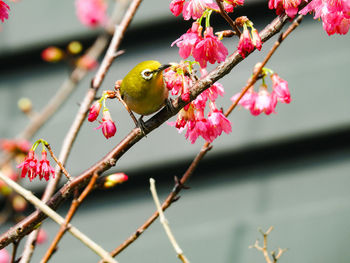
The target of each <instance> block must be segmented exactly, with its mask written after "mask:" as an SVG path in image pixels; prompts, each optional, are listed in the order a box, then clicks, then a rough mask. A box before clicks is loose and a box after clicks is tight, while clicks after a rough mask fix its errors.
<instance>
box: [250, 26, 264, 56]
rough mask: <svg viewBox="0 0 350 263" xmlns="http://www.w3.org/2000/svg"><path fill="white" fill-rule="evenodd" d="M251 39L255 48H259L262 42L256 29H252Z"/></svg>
mask: <svg viewBox="0 0 350 263" xmlns="http://www.w3.org/2000/svg"><path fill="white" fill-rule="evenodd" d="M252 41H253V44H254V46H255V47H256V49H257V50H259V51H260V50H261V47H262V42H261V38H260V35H259V32H258V30H256V29H255V28H253V29H252Z"/></svg>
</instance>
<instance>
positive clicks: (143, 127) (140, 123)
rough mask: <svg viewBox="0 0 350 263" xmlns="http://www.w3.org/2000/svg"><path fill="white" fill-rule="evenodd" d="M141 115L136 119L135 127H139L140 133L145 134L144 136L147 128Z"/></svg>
mask: <svg viewBox="0 0 350 263" xmlns="http://www.w3.org/2000/svg"><path fill="white" fill-rule="evenodd" d="M142 118H143V115H141V117H140V118H139V119H138V120H137V124H136V127H137V128H140V130H141V133H142V134H143V135H144V136H145V137H147V136H146V133H147V128H146V124H145V122H144V121H143V119H142Z"/></svg>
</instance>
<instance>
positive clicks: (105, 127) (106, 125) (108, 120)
mask: <svg viewBox="0 0 350 263" xmlns="http://www.w3.org/2000/svg"><path fill="white" fill-rule="evenodd" d="M102 114H103V117H102V122H101V125H100V126H98V127H97V128H96V129H101V128H102V133H103V135H104V136H105V137H106V139H109V138H111V137H113V136H114V134H115V133H116V131H117V128H116V127H115V124H114V121H113V120H112V117H111V114H110V113H109V110H108V109H107V108H105V109H104V110H103V113H102Z"/></svg>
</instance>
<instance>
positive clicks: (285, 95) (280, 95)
mask: <svg viewBox="0 0 350 263" xmlns="http://www.w3.org/2000/svg"><path fill="white" fill-rule="evenodd" d="M271 80H272V85H273V87H272V88H273V92H274V93H275V94H276V97H277V100H278V101H280V102H282V103H290V101H291V98H290V92H289V88H288V82H287V81H285V80H284V79H282V78H280V77H279V76H278V75H277V74H272V75H271Z"/></svg>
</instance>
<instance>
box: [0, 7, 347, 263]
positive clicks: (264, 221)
mask: <svg viewBox="0 0 350 263" xmlns="http://www.w3.org/2000/svg"><path fill="white" fill-rule="evenodd" d="M154 2H155V1H154ZM155 3H157V4H153V5H152V4H148V3H147V1H146V2H144V3H143V4H142V7H141V8H142V9H141V10H139V12H138V15H139V18H136V20H135V24H134V30H136V29H138V28H140V27H141V26H143V25H144V24H145V23H146V22H148V21H150V18H151V17H152V18H154V17H155V16H154V14H161V15H160V16H159V17H158V18H157V19H158V20H157V21H153V22H154V23H159V22H162V23H163V22H164V23H165V22H169V21H168V17H171V16H170V13H169V12H168V11H166V9H167V7H168V2H167V1H161V2H155ZM45 5H46V6H45ZM68 5H71V8H70V9H67V6H68ZM29 6H31V8H33V9H32V10H33V11H34V10H35V12H37V13H35V14H38V16H36V15H32V16H31V17H33V18H32V19H29V17H28V14H32V13H30V12H27V11H25V10H28V9H26V8H29ZM150 6H152V8H153V9H150V8H149V7H150ZM259 7H260V6H259ZM11 8H12V11H13V13H11V15H12V17H11V18H10V20H9V21H7V22H6V24H5V25H4V29H3V32H1V33H0V55H1V54H3V55H5V54H6V55H9V54H10V55H11V54H12V55H13V56H14V57H16V54H19V53H18V52H29V53H30V50H31V49H32V48H36V47H37V46H38V45H40V46H41V45H45V43H47V44H49V43H55V41H56V40H61V41H62V40H65V39H67V40H68V39H79V38H80V37H86V36H87V35H90V34H92V33H91V32H90V31H87V30H83V29H82V26H80V25H79V24H78V22H77V21H76V18H75V16H74V9H73V4H72V2H71V1H61V2H54V1H49V2H47V3H46V2H43V1H32V2H31V3H29V2H26V1H23V2H20V3H17V4H11ZM158 9H159V11H158ZM49 10H55V12H53V11H51V13H50V17H51V19H49V20H47V22H45V23H42V20H40V16H39V13H42V15H44V14H45V15H47V14H48V13H47V12H49ZM59 10H61V11H59ZM67 10H68V11H67ZM63 11H64V14H65V15H64V19H62V13H63ZM166 12H167V13H166ZM24 18H26V19H24ZM171 19H173V18H171ZM171 19H170V20H171ZM39 21H40V23H38V22H39ZM172 21H174V20H172ZM150 22H151V21H150ZM170 22H171V21H170ZM254 22H255V24H256V25H257V26H258V27H259V28H260V27H262V25H264V24H266V23H267V20H266V19H260V20H258V19H257V20H254ZM35 23H37V24H35ZM171 25H174V24H171ZM153 26H156V24H153ZM131 30H132V29H131ZM143 30H146V32H147V30H152V27H149V28H147V27H143ZM24 32H25V33H24ZM28 32H31V33H30V34H29V33H28ZM132 32H136V31H132ZM182 33H183V32H182V31H181V32H180V31H178V32H177V30H176V26H175V27H173V28H171V30H169V31H167V32H166V33H164V34H161V35H160V36H159V38H157V39H151V41H150V40H147V39H145V40H144V41H143V42H141V41H140V43H138V44H137V43H136V44H135V43H133V44H130V45H128V46H125V47H124V48H126V50H127V52H126V54H125V55H123V56H121V57H120V58H118V59H117V60H116V61H115V63H114V64H113V66H112V68H111V70H110V71H109V73H108V74H107V76H106V79H105V81H104V83H103V87H102V89H111V88H112V87H113V83H114V81H115V80H116V79H120V78H122V77H123V76H124V75H125V74H126V72H127V71H128V70H129V69H130V68H131V67H133V65H135V64H136V63H138V62H139V61H142V60H146V59H157V60H159V61H161V62H168V61H178V60H179V56H178V54H177V52H178V50H177V48H175V47H173V48H170V43H171V42H172V41H173V40H175V39H176V38H177V37H179V36H180V35H181V34H182ZM230 41H232V40H228V41H226V44H227V45H228V46H230V47H231V48H230V51H233V50H234V48H235V47H236V45H237V41H233V42H234V43H232V42H230ZM270 46H271V43H267V44H266V45H264V47H263V50H262V51H261V52H255V53H254V54H253V55H252V56H250V57H249V58H248V59H246V60H245V61H244V62H243V63H241V64H240V65H239V67H237V69H235V70H233V71H232V73H231V74H230V75H229V76H227V77H225V78H224V79H222V80H221V81H220V82H221V83H222V84H223V85H224V87H225V90H226V97H225V98H223V99H221V100H220V102H221V103H222V105H223V106H227V105H229V103H230V100H229V98H230V97H231V96H232V95H233V94H235V93H237V92H238V91H239V90H240V89H241V87H242V86H244V84H245V82H246V79H247V78H248V77H249V76H250V74H251V73H250V72H251V68H252V67H253V66H254V64H255V62H256V61H257V60H261V59H262V58H263V56H264V55H265V54H266V53H267V51H268V50H269V47H270ZM26 50H27V51H26ZM349 51H350V48H349V36H333V37H328V36H327V34H326V33H325V32H324V31H323V30H322V26H321V23H320V22H319V21H312V20H311V19H308V20H305V21H303V23H302V25H301V27H300V28H298V29H297V30H296V31H295V32H294V33H293V34H292V35H291V36H290V37H289V38H288V39H287V40H286V41H285V42H283V44H282V46H281V47H280V48H279V50H278V51H277V53H276V55H275V56H274V57H273V58H272V60H271V62H270V63H269V65H268V67H269V68H272V69H274V70H275V71H276V72H278V73H279V74H280V76H281V77H283V78H284V79H286V80H288V82H289V87H290V89H291V93H292V102H291V104H290V105H284V104H283V105H282V104H280V105H278V107H277V112H278V113H277V114H275V115H271V116H259V117H253V116H251V115H250V114H249V113H248V112H247V111H246V110H244V109H240V110H236V111H235V112H234V113H233V114H232V116H231V117H230V120H231V121H232V122H233V132H232V133H231V134H230V135H226V134H224V135H223V136H221V137H220V138H218V139H217V141H215V143H214V149H213V150H212V151H211V152H210V153H209V156H212V158H214V159H212V160H211V159H210V158H208V159H205V161H204V163H208V162H209V161H210V160H211V162H209V164H210V165H211V168H212V170H210V171H209V172H207V173H205V171H202V172H201V173H198V174H196V175H195V176H196V177H197V179H195V180H193V181H191V182H190V186H191V187H192V189H191V190H189V191H186V192H185V193H184V194H183V197H182V198H181V200H180V201H179V202H177V203H176V204H174V206H173V207H172V208H171V209H170V210H169V211H168V212H167V216H168V219H169V221H170V223H171V227H172V229H173V231H174V233H175V236H176V237H177V239H178V241H179V243H180V245H181V246H182V248H183V249H184V251H185V254H186V255H187V256H188V258H189V259H190V260H191V261H192V262H263V258H262V255H260V254H258V252H256V251H254V250H249V249H248V246H249V245H251V244H253V243H254V241H255V239H256V238H257V237H260V236H259V233H258V232H257V228H258V227H259V226H261V227H263V228H264V229H266V228H267V227H268V226H270V225H274V226H275V230H274V231H273V232H272V234H271V237H270V240H271V248H276V247H277V246H281V247H287V248H289V249H290V250H289V251H288V252H287V253H286V254H285V256H283V258H282V259H281V262H296V261H298V262H315V261H317V262H329V261H335V262H348V258H349V256H350V255H349V252H348V249H347V247H348V246H349V244H350V235H349V234H350V233H349V231H348V230H347V229H349V227H348V226H349V217H350V213H349V211H350V210H349V202H348V200H349V191H348V186H349V183H350V182H349V171H350V170H349V168H350V167H349V148H348V146H347V145H348V143H347V142H344V147H340V148H335V149H333V148H332V145H330V146H329V147H330V148H332V149H333V150H329V151H328V150H327V148H325V149H323V150H322V151H321V152H319V151H317V150H315V151H312V150H310V149H305V150H307V152H308V154H306V155H301V156H300V157H299V154H300V153H301V152H302V150H301V151H299V152H298V151H296V153H295V154H294V155H293V153H291V156H292V157H290V158H286V159H281V158H280V156H276V155H273V154H271V152H270V151H269V149H271V148H270V147H271V145H274V146H275V147H277V148H278V147H279V145H284V144H285V143H288V142H293V141H296V142H299V144H298V145H299V146H300V147H301V148H302V147H303V145H302V144H301V145H300V140H302V139H303V138H306V139H307V138H310V140H311V139H312V138H313V137H316V136H318V135H319V134H322V133H329V134H330V135H328V137H327V136H325V137H324V138H325V140H327V141H328V140H329V141H333V140H336V138H334V137H336V135H334V134H336V131H338V130H345V133H346V131H347V130H348V128H349V125H350V122H349V114H348V112H349V110H348V105H349V99H350V89H349V84H348V83H349V81H348V76H347V73H348V68H349V59H350V52H349ZM11 52H12V53H11ZM0 61H1V60H0ZM66 76H67V69H66V68H65V67H64V66H63V65H56V66H52V65H50V64H36V65H35V66H32V67H23V68H20V69H18V70H17V69H15V68H11V69H9V70H6V71H3V72H0V100H1V103H0V112H1V114H0V123H2V125H1V126H0V134H1V137H12V136H14V135H15V134H17V133H18V132H19V131H20V130H21V129H22V128H23V127H24V126H25V124H26V121H27V120H26V118H25V117H24V116H23V115H21V114H20V113H19V112H18V110H17V108H16V107H17V106H16V103H17V99H18V98H19V97H21V96H27V97H30V98H31V99H32V100H33V102H34V104H35V107H37V108H38V109H40V108H41V107H42V106H43V105H45V101H46V99H49V98H50V96H52V94H53V93H54V92H55V90H56V89H57V88H58V87H59V86H60V84H61V83H62V82H63V81H64V79H65V77H66ZM92 76H93V73H91V74H90V75H89V76H88V77H87V78H86V79H85V80H84V81H82V83H80V85H79V88H78V90H77V91H76V92H75V93H74V94H73V96H72V97H71V98H70V99H69V100H68V101H67V102H66V104H65V107H64V108H62V109H61V110H60V111H59V112H58V113H57V114H56V115H55V117H54V118H53V119H52V120H50V121H49V122H48V123H47V124H46V125H45V126H44V128H43V129H42V130H40V132H39V133H38V135H37V136H36V137H35V138H39V137H43V138H45V139H46V140H48V141H49V142H50V143H51V144H52V146H53V147H54V149H56V150H57V151H59V148H60V143H61V141H62V139H63V138H64V135H65V133H66V131H67V130H68V128H69V126H70V124H71V122H72V120H73V116H74V115H75V113H76V112H77V110H78V106H77V103H79V102H80V101H81V99H82V96H83V95H84V94H85V92H86V90H87V89H88V88H89V83H90V79H91V77H92ZM36 94H40V96H37V95H36ZM218 105H219V104H218ZM109 108H110V109H111V112H112V116H113V118H114V120H115V121H116V124H117V128H118V132H117V135H116V136H115V137H113V138H112V139H109V140H108V141H107V140H105V139H104V137H103V136H102V134H101V132H100V131H95V130H94V127H95V126H96V125H95V124H91V123H85V124H84V126H83V128H82V131H81V133H80V136H79V138H78V140H77V142H76V143H75V146H74V148H73V151H72V154H71V158H70V160H69V162H68V165H67V168H68V170H69V171H70V172H71V173H72V174H73V175H77V174H79V173H80V172H81V171H83V170H84V169H85V168H87V167H89V166H90V165H92V164H93V163H94V161H95V160H96V158H99V157H100V156H102V155H103V154H104V153H106V152H107V151H108V150H109V149H111V148H112V147H113V146H114V145H115V144H117V143H118V141H119V140H120V139H121V138H123V137H124V136H125V135H126V134H127V133H128V131H130V129H131V128H132V127H133V123H132V121H131V120H130V119H129V117H128V114H127V113H126V112H125V110H124V109H123V108H122V106H121V105H120V104H119V103H117V102H114V101H112V102H109ZM306 141H307V140H306ZM327 141H324V142H322V140H318V141H315V142H313V143H314V144H318V143H321V144H323V143H325V144H326V143H327ZM202 143H203V141H201V140H199V141H198V142H197V143H196V144H195V145H191V144H190V143H189V142H187V141H186V140H185V139H184V136H183V135H179V134H177V131H176V130H175V129H174V128H171V127H169V126H167V125H163V126H162V127H160V128H159V129H157V130H156V131H154V132H152V133H151V134H150V135H149V136H147V138H145V139H143V140H142V141H141V142H139V143H138V144H137V145H136V146H135V147H133V148H132V149H131V150H130V151H129V152H128V153H127V154H126V155H125V157H124V158H122V159H121V160H120V162H118V164H117V167H116V168H115V169H114V170H116V171H126V172H128V174H129V176H130V177H131V181H130V185H131V186H130V187H129V188H128V190H127V191H122V189H123V187H124V186H120V187H119V189H121V193H119V191H118V189H117V190H116V191H112V192H111V191H109V192H106V194H101V193H100V194H98V195H96V196H97V197H91V198H88V200H87V201H86V203H84V205H83V206H82V208H81V211H80V212H79V213H78V214H77V216H76V218H75V219H74V221H73V223H74V224H75V225H76V226H78V227H79V228H80V229H81V230H82V231H83V232H85V233H87V234H88V235H89V236H90V237H92V238H93V239H94V240H96V241H97V242H98V243H100V244H101V245H102V246H103V247H105V248H106V249H112V248H114V247H115V246H116V245H118V244H119V243H120V242H122V241H123V240H124V239H125V238H126V237H128V236H129V235H130V234H131V233H132V232H133V231H135V229H136V228H137V227H138V226H139V225H140V224H141V223H143V221H144V220H145V219H146V218H147V217H148V216H149V215H150V214H151V213H152V212H153V211H154V205H153V202H152V200H151V197H150V193H149V191H148V181H147V180H146V179H145V178H144V177H142V175H143V172H144V171H150V170H148V169H151V168H152V169H154V170H155V171H157V169H158V168H159V171H158V172H161V173H163V175H164V177H165V178H166V179H164V180H166V182H164V183H162V184H160V186H159V191H160V192H161V197H165V194H167V193H168V192H169V191H170V190H171V188H172V182H171V178H172V177H173V175H174V171H173V170H172V169H167V166H169V167H171V165H173V164H174V163H179V165H180V164H184V163H188V162H189V161H190V160H191V159H192V158H193V157H194V155H195V154H196V153H197V152H198V151H199V149H200V147H201V145H202ZM291 145H293V144H291ZM281 147H282V146H281ZM305 147H310V145H307V146H305ZM292 148H293V147H292ZM256 149H259V151H260V153H262V154H261V157H260V156H258V155H257V154H254V153H256ZM281 149H285V148H281ZM316 149H317V148H316ZM247 150H249V151H248V153H249V154H252V156H253V157H252V158H251V163H249V165H246V166H242V164H240V163H236V162H235V159H234V158H235V154H240V153H241V154H242V153H243V154H244V153H245V151H247ZM285 151H286V152H288V151H289V148H287V149H286V150H285ZM291 151H292V150H291ZM280 152H281V155H283V152H282V150H281V151H280ZM150 153H151V154H150ZM249 154H247V157H245V158H246V159H245V161H246V162H247V160H249V159H250V155H249ZM231 155H232V158H233V159H232V162H230V161H228V162H226V163H225V164H224V165H223V164H222V163H220V162H219V161H218V159H220V158H221V157H225V156H226V157H225V158H230V156H231ZM269 156H271V159H272V160H269V158H268V157H269ZM215 157H216V158H217V159H215ZM260 159H264V160H265V159H266V164H264V163H261V161H260ZM225 160H227V159H225ZM274 160H276V161H274ZM148 174H149V172H148V173H147V175H148ZM177 175H180V174H177ZM198 177H199V178H200V179H199V178H198ZM138 178H140V179H138ZM158 179H159V180H161V178H157V180H158ZM134 182H135V185H134ZM136 182H137V183H136ZM27 185H28V184H27ZM43 185H44V184H43V183H41V184H38V185H36V187H34V189H35V190H36V191H39V189H41V188H40V187H42V186H43ZM133 185H134V186H133ZM104 195H105V196H104ZM65 210H66V207H63V208H62V209H61V210H60V212H62V214H63V212H64V211H65ZM44 227H45V228H46V229H47V230H48V231H49V235H50V237H51V238H52V237H53V236H54V234H55V232H56V231H57V229H58V228H57V226H56V225H54V223H52V222H51V221H49V220H47V221H45V224H44ZM46 247H47V244H46V245H43V246H42V247H40V248H39V250H38V251H37V252H36V253H35V258H34V260H33V262H38V261H39V259H40V258H41V256H42V254H43V253H44V249H45V248H46ZM67 255H68V256H69V258H73V259H74V261H70V262H95V261H96V260H97V259H98V258H97V257H96V256H95V255H94V254H93V253H92V252H90V251H88V250H87V249H86V248H85V247H83V245H81V244H80V243H79V242H77V241H75V240H74V239H73V238H71V237H70V236H69V235H66V237H65V238H64V240H63V242H62V243H61V245H60V250H59V251H58V252H57V253H56V254H55V255H54V257H53V260H52V262H62V261H64V260H65V261H67V260H68V257H67ZM119 260H120V262H139V261H141V260H142V261H144V262H165V261H167V262H176V261H178V260H177V259H176V256H175V255H174V252H173V250H172V248H171V247H170V244H169V243H168V241H167V240H166V238H165V235H164V233H163V230H162V229H161V227H160V225H159V222H156V223H155V224H154V225H153V226H152V227H151V229H150V230H149V231H147V232H146V233H145V234H144V236H143V237H141V238H140V240H139V241H137V242H136V243H135V244H133V245H132V246H131V247H130V248H129V249H128V250H127V251H126V252H124V253H123V254H121V256H120V258H119ZM68 261H69V260H68Z"/></svg>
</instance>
